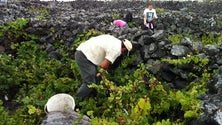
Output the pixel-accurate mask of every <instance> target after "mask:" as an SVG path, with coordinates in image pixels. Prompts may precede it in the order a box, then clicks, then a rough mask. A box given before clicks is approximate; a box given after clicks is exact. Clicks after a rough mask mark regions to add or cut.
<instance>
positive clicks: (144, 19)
mask: <svg viewBox="0 0 222 125" xmlns="http://www.w3.org/2000/svg"><path fill="white" fill-rule="evenodd" d="M143 23H144V24H146V15H145V14H144V17H143Z"/></svg>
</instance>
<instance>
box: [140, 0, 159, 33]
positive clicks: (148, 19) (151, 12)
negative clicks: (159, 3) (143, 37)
mask: <svg viewBox="0 0 222 125" xmlns="http://www.w3.org/2000/svg"><path fill="white" fill-rule="evenodd" d="M147 6H148V7H147V8H146V9H145V10H144V12H143V16H144V18H143V20H144V25H145V26H146V27H147V28H149V29H151V30H153V31H154V23H153V20H154V19H157V18H158V17H157V15H156V10H155V9H154V8H153V3H150V2H149V3H148V5H147Z"/></svg>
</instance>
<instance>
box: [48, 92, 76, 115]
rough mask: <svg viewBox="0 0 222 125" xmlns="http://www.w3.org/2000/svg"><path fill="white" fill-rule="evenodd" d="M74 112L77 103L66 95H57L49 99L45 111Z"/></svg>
mask: <svg viewBox="0 0 222 125" xmlns="http://www.w3.org/2000/svg"><path fill="white" fill-rule="evenodd" d="M70 108H71V109H72V110H74V108H75V101H74V99H73V97H72V96H70V95H68V94H64V93H60V94H56V95H54V96H52V97H51V98H49V100H48V102H47V103H46V104H45V107H44V110H45V112H46V113H48V112H53V111H66V110H67V109H70Z"/></svg>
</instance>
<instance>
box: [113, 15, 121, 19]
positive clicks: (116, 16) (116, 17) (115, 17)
mask: <svg viewBox="0 0 222 125" xmlns="http://www.w3.org/2000/svg"><path fill="white" fill-rule="evenodd" d="M117 19H120V15H119V14H113V15H112V20H117Z"/></svg>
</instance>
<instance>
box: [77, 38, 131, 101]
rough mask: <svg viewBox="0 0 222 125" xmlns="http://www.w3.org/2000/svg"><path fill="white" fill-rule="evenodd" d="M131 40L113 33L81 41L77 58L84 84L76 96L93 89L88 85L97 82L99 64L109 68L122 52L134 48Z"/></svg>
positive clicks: (88, 92)
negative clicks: (121, 38)
mask: <svg viewBox="0 0 222 125" xmlns="http://www.w3.org/2000/svg"><path fill="white" fill-rule="evenodd" d="M132 47H133V46H132V43H131V42H130V41H129V40H126V39H125V40H120V39H118V38H116V37H114V36H112V35H100V36H96V37H92V38H90V39H89V40H87V41H85V42H83V43H81V44H80V45H79V47H78V48H77V49H76V52H75V60H76V62H77V64H78V66H79V69H80V73H81V77H82V82H83V83H82V85H81V87H80V88H79V90H78V91H77V94H76V96H77V97H79V98H84V97H86V96H89V95H90V94H91V92H92V91H93V89H92V88H89V87H88V85H90V84H92V83H96V74H97V66H99V67H101V68H103V69H105V70H106V69H108V67H109V66H110V65H111V64H113V63H114V61H115V60H116V59H117V57H119V56H120V55H121V54H124V53H129V51H131V50H132Z"/></svg>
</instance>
